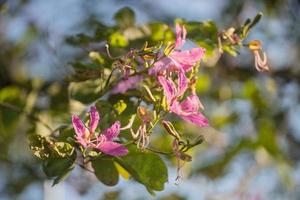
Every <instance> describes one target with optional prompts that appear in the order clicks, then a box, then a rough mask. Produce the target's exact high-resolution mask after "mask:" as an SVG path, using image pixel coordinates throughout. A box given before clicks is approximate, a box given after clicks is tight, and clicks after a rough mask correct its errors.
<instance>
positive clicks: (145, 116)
mask: <svg viewBox="0 0 300 200" xmlns="http://www.w3.org/2000/svg"><path fill="white" fill-rule="evenodd" d="M137 114H138V116H139V118H140V119H141V120H142V121H143V122H144V123H149V122H151V120H152V117H151V115H150V113H149V112H148V110H147V108H145V107H143V106H139V107H138V108H137Z"/></svg>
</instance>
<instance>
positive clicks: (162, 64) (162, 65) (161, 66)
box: [148, 57, 173, 76]
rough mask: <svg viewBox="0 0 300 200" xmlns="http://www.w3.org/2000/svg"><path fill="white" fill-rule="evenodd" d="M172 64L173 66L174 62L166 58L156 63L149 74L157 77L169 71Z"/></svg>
mask: <svg viewBox="0 0 300 200" xmlns="http://www.w3.org/2000/svg"><path fill="white" fill-rule="evenodd" d="M170 64H173V63H172V60H171V59H170V58H168V57H165V58H163V59H161V60H159V61H157V62H155V63H154V65H153V67H152V68H150V69H149V71H148V74H149V75H153V76H155V75H157V74H159V73H160V72H163V71H165V70H166V69H168V67H169V65H170Z"/></svg>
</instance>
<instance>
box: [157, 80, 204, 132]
mask: <svg viewBox="0 0 300 200" xmlns="http://www.w3.org/2000/svg"><path fill="white" fill-rule="evenodd" d="M180 77H181V78H180ZM158 80H159V82H160V84H161V85H162V87H163V89H164V93H165V95H166V99H167V104H168V106H169V110H170V112H173V113H175V114H176V115H178V116H179V117H181V118H182V119H183V120H185V121H189V122H192V123H194V124H196V125H198V126H207V125H208V120H207V119H206V118H205V116H204V115H203V114H202V113H201V112H199V109H200V108H201V109H203V105H202V103H201V102H200V100H199V98H198V96H197V95H195V94H192V95H190V96H188V97H187V98H186V99H185V100H184V101H183V102H181V103H179V101H178V99H179V97H180V96H181V95H183V94H184V92H185V90H186V89H187V82H186V81H187V80H186V79H184V78H183V77H182V76H180V75H179V78H178V86H177V87H176V85H175V83H174V82H173V81H172V80H171V79H167V78H165V77H164V76H159V77H158Z"/></svg>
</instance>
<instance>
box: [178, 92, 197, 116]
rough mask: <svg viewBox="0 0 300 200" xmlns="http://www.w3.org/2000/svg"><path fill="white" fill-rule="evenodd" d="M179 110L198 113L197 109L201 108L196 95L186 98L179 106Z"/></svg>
mask: <svg viewBox="0 0 300 200" xmlns="http://www.w3.org/2000/svg"><path fill="white" fill-rule="evenodd" d="M180 106H181V109H182V111H183V112H189V113H193V112H198V110H199V108H203V106H202V104H201V102H200V99H199V97H198V96H197V95H194V94H193V95H190V96H188V97H187V98H186V99H185V100H184V101H183V102H182V103H181V104H180Z"/></svg>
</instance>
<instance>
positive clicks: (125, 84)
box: [111, 75, 143, 94]
mask: <svg viewBox="0 0 300 200" xmlns="http://www.w3.org/2000/svg"><path fill="white" fill-rule="evenodd" d="M142 80H143V76H142V75H140V76H131V77H129V78H127V79H125V80H122V81H120V82H119V83H118V84H117V85H116V86H115V87H114V88H113V89H112V90H111V93H112V94H118V93H121V94H124V93H125V92H126V91H127V90H130V89H134V88H136V87H137V85H138V84H139V83H140V82H141V81H142Z"/></svg>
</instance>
